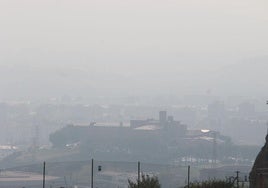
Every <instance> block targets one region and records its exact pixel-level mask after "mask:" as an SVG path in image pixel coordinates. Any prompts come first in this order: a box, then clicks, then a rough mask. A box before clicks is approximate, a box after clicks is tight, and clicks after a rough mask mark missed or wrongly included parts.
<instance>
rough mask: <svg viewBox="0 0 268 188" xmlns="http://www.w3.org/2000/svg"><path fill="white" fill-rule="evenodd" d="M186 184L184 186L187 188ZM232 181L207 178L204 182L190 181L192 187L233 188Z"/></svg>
mask: <svg viewBox="0 0 268 188" xmlns="http://www.w3.org/2000/svg"><path fill="white" fill-rule="evenodd" d="M187 187H188V186H187V185H186V186H185V187H184V188H187ZM232 187H233V185H232V183H231V182H227V181H223V180H207V181H203V182H194V183H190V188H232Z"/></svg>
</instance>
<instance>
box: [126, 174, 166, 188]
mask: <svg viewBox="0 0 268 188" xmlns="http://www.w3.org/2000/svg"><path fill="white" fill-rule="evenodd" d="M138 184H139V186H138ZM138 187H139V188H160V187H161V186H160V183H159V180H158V178H157V177H156V176H152V177H150V176H149V175H144V174H142V176H141V180H140V181H138V180H137V181H136V182H133V181H131V180H128V188H138Z"/></svg>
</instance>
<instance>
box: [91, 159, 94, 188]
mask: <svg viewBox="0 0 268 188" xmlns="http://www.w3.org/2000/svg"><path fill="white" fill-rule="evenodd" d="M93 170H94V160H93V159H92V160H91V188H93Z"/></svg>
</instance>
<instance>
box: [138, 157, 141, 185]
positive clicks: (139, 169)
mask: <svg viewBox="0 0 268 188" xmlns="http://www.w3.org/2000/svg"><path fill="white" fill-rule="evenodd" d="M140 175H141V163H140V161H138V188H139V187H140V181H141V177H140Z"/></svg>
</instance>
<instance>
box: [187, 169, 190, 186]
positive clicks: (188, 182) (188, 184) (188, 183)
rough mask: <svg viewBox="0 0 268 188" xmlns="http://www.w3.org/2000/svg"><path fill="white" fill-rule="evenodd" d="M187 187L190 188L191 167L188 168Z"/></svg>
mask: <svg viewBox="0 0 268 188" xmlns="http://www.w3.org/2000/svg"><path fill="white" fill-rule="evenodd" d="M187 187H188V188H190V165H189V166H188V181H187Z"/></svg>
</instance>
